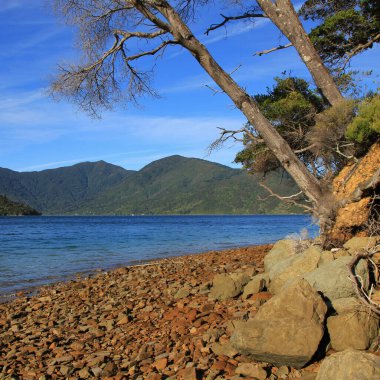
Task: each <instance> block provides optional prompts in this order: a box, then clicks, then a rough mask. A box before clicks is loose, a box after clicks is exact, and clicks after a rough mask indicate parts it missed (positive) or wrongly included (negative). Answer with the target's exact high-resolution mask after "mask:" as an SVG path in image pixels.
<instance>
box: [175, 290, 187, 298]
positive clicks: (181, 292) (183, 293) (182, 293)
mask: <svg viewBox="0 0 380 380" xmlns="http://www.w3.org/2000/svg"><path fill="white" fill-rule="evenodd" d="M189 295H190V291H189V289H186V288H181V289H179V290H178V292H177V293H176V294H174V299H176V300H178V299H181V298H186V297H188V296H189Z"/></svg>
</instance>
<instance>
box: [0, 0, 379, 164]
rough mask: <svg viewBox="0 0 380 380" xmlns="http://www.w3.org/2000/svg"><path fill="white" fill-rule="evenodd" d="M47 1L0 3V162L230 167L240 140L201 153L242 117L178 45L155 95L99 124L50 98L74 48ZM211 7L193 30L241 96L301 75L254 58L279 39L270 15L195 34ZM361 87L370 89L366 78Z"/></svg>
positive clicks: (208, 19)
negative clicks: (175, 158) (179, 160)
mask: <svg viewBox="0 0 380 380" xmlns="http://www.w3.org/2000/svg"><path fill="white" fill-rule="evenodd" d="M48 3H49V1H45V0H6V1H2V2H1V4H0V25H1V29H0V44H1V47H2V49H1V51H0V63H1V70H0V167H7V168H10V169H12V170H17V171H32V170H43V169H50V168H56V167H60V166H66V165H72V164H75V163H77V162H82V161H97V160H105V161H107V162H111V163H114V164H116V165H120V166H123V167H125V168H127V169H140V168H141V167H143V166H144V165H146V164H148V163H149V162H151V161H153V160H156V159H159V158H162V157H166V156H169V155H173V154H180V155H183V156H187V157H198V158H204V159H207V160H210V161H215V162H220V163H222V164H226V165H231V163H232V161H233V159H234V157H235V154H236V152H238V151H239V149H240V148H241V146H240V145H239V144H235V145H234V144H232V143H230V144H226V145H225V146H224V147H223V148H222V149H220V150H218V151H214V152H212V153H211V154H210V155H209V154H208V146H209V145H210V144H211V143H212V142H213V141H214V140H215V139H216V138H217V137H218V127H223V128H228V129H238V128H239V127H240V126H241V125H242V124H243V123H244V121H245V120H244V117H243V116H242V115H241V114H240V112H238V111H237V110H235V109H234V107H233V105H232V103H231V101H230V100H229V99H228V98H227V97H226V96H225V95H223V94H216V95H215V94H213V93H212V92H211V91H210V90H209V89H208V88H207V87H206V85H212V82H211V81H210V79H209V78H208V77H207V75H206V74H205V73H204V72H203V71H202V69H201V68H200V67H199V66H198V64H197V63H196V62H195V60H194V59H193V58H192V57H191V56H190V54H189V53H187V52H185V51H183V50H180V49H179V48H173V49H168V50H167V51H166V54H165V56H164V57H163V58H161V59H159V60H157V61H156V74H155V78H154V81H153V85H154V88H155V89H156V90H157V91H158V92H159V93H160V95H161V98H160V99H153V98H148V97H146V98H142V99H141V100H140V105H139V107H135V106H133V105H128V106H125V105H118V106H117V107H116V108H115V110H114V111H113V112H107V113H104V114H103V117H102V119H101V120H93V119H91V118H90V117H88V116H87V115H86V114H84V113H83V112H81V111H79V110H78V109H77V107H76V106H75V105H73V104H71V103H68V102H65V101H60V102H58V103H57V102H55V101H54V100H52V99H51V98H50V97H49V96H48V94H47V88H48V86H49V82H50V80H51V78H52V76H53V75H54V73H55V72H56V66H57V64H58V63H59V62H64V61H66V62H70V61H71V60H75V58H76V57H78V56H79V51H78V50H76V48H75V47H74V31H73V29H72V28H71V27H68V26H66V25H64V24H63V23H62V20H59V19H57V18H56V17H55V16H54V15H53V13H52V12H51V11H50V10H49V8H48V6H47V5H46V4H48ZM218 4H223V3H222V2H220V3H218ZM299 4H300V3H299V2H298V3H297V5H299ZM222 11H223V9H222ZM219 12H220V10H216V9H205V10H204V11H203V12H202V13H201V14H200V15H199V17H198V19H197V24H194V25H193V26H192V29H193V31H194V32H195V34H196V35H197V36H198V37H200V38H201V40H202V42H203V43H204V44H206V46H207V47H208V48H209V50H210V51H211V53H212V54H213V55H214V57H215V58H216V59H217V61H218V62H219V63H220V64H221V65H222V67H223V68H224V69H226V70H227V71H232V70H234V69H235V68H236V67H238V66H240V65H241V66H240V68H239V70H237V71H236V72H235V73H234V78H235V79H236V80H237V81H238V83H239V84H241V85H242V86H244V87H246V88H247V89H248V91H249V92H250V93H252V94H256V93H262V92H264V91H265V89H266V87H267V86H271V85H272V84H273V77H274V76H276V75H280V74H281V72H283V71H284V70H287V72H289V71H291V72H292V74H294V75H299V76H302V77H304V78H306V79H309V76H308V73H307V72H306V70H305V69H304V67H303V64H302V62H301V61H300V60H299V58H298V56H297V54H296V52H295V51H294V49H292V48H290V49H286V50H283V51H280V52H276V53H272V54H270V55H266V56H262V57H257V56H254V55H253V53H254V52H256V51H260V50H263V49H267V48H271V47H273V46H276V45H277V44H278V43H279V42H281V43H285V42H286V40H284V39H282V38H281V37H280V33H279V31H278V30H277V29H276V28H275V27H274V26H273V25H272V24H271V23H270V22H269V21H266V20H260V21H258V22H256V23H255V24H252V23H247V22H235V23H233V24H231V26H230V27H229V28H228V30H225V29H220V30H218V31H215V32H213V33H211V34H210V35H209V36H208V37H206V36H204V34H203V32H204V30H205V28H206V27H207V26H208V25H209V24H210V23H212V22H215V18H214V16H215V17H216V15H217V14H218V13H219ZM224 13H227V14H228V11H227V10H226V9H224ZM226 36H228V38H226ZM375 62H380V49H379V48H378V47H377V48H375V49H372V50H371V51H369V52H367V53H365V54H363V55H361V56H359V57H358V58H357V59H355V60H354V61H353V67H354V68H358V69H361V70H368V69H373V68H375V69H376V70H377V71H375V72H374V76H376V75H379V73H380V69H379V67H378V66H379V65H378V64H377V65H376V64H375ZM376 66H377V67H376ZM367 84H368V85H369V86H372V87H373V86H374V84H373V83H372V79H367Z"/></svg>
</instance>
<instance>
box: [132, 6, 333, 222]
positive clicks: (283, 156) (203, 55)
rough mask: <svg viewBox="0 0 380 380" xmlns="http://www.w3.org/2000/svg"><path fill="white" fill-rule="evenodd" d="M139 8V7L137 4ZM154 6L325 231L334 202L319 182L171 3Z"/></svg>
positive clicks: (143, 10) (147, 14) (171, 31)
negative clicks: (254, 131) (305, 200)
mask: <svg viewBox="0 0 380 380" xmlns="http://www.w3.org/2000/svg"><path fill="white" fill-rule="evenodd" d="M140 4H141V3H140ZM137 7H140V5H139V4H138V5H137ZM155 7H156V9H157V10H158V11H159V12H160V13H161V14H162V15H163V16H164V17H165V18H166V19H167V20H168V22H169V23H170V26H171V29H170V33H171V34H172V35H173V36H174V38H175V39H176V41H178V42H179V43H180V44H181V45H182V46H183V47H185V48H186V49H187V50H189V51H190V53H191V54H192V55H193V56H194V57H195V59H196V60H197V61H198V62H199V64H200V65H201V66H202V67H203V69H204V70H205V71H206V72H207V73H208V74H209V75H210V77H211V78H212V79H213V80H214V81H215V83H216V84H217V85H218V86H219V87H220V88H221V89H222V90H223V91H224V92H225V93H226V94H227V95H228V96H229V97H230V98H231V100H232V101H233V102H234V104H235V105H236V107H237V108H238V109H239V110H241V111H242V113H243V114H244V115H245V116H246V118H247V119H248V121H249V122H250V123H251V124H252V125H253V126H254V127H255V128H256V129H257V131H258V132H259V133H260V136H261V137H262V138H263V140H264V142H265V144H266V145H267V147H268V148H269V149H270V150H271V151H272V152H273V154H274V155H275V156H276V158H277V159H278V160H279V161H280V163H281V165H282V166H283V167H284V168H285V170H286V171H287V172H288V173H289V174H290V175H291V176H292V178H293V179H294V180H295V182H296V183H297V185H298V186H299V188H300V189H301V190H302V191H303V192H304V194H305V195H306V196H307V197H308V198H309V199H310V201H311V202H312V203H313V204H314V208H315V210H316V212H317V214H318V217H319V218H320V223H321V228H322V229H324V228H326V227H327V226H328V224H329V223H330V221H331V218H332V213H331V207H330V204H331V203H330V202H326V200H327V199H328V198H329V194H325V193H324V192H323V190H322V188H321V185H320V183H319V181H318V179H317V178H316V177H314V176H313V175H312V174H311V173H310V172H309V171H308V170H307V168H306V166H305V165H304V164H303V163H302V162H301V161H300V160H299V158H298V157H297V156H296V154H295V153H294V152H293V150H292V149H291V148H290V146H289V145H288V143H287V142H286V141H285V140H284V139H283V138H282V136H281V135H280V134H279V133H278V132H277V130H276V128H275V127H274V126H273V125H272V124H271V123H270V122H269V121H268V119H266V118H265V116H264V115H263V114H262V113H261V112H260V110H259V108H258V106H257V104H256V103H255V101H254V100H253V98H252V97H250V96H249V95H248V94H247V93H246V92H245V91H244V90H243V89H242V88H241V87H240V86H239V85H238V84H237V83H236V82H235V81H234V80H233V79H232V78H231V76H230V75H229V74H227V73H226V72H225V71H224V70H223V69H222V68H221V67H220V66H219V65H218V63H217V62H216V61H215V60H214V58H213V57H212V56H211V54H210V53H209V52H208V50H207V49H206V47H205V46H204V45H202V44H201V43H200V41H199V40H198V39H197V38H196V37H195V36H194V35H193V34H192V32H191V31H190V29H189V28H188V27H187V25H186V24H185V23H184V22H183V21H182V19H181V17H180V16H179V15H178V13H177V12H176V11H175V10H174V9H173V8H172V7H171V6H170V5H169V4H168V3H165V4H164V5H155ZM139 10H140V11H141V12H143V13H144V14H145V15H146V17H148V18H150V19H151V21H153V22H154V19H153V17H154V16H153V17H152V15H150V14H149V12H147V10H146V9H143V8H141V7H140V9H139ZM156 21H157V20H156Z"/></svg>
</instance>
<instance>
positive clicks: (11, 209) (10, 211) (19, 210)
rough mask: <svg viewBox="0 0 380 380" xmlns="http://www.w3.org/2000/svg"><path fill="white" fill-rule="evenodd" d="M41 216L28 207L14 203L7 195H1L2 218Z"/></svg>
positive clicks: (0, 213) (0, 210)
mask: <svg viewBox="0 0 380 380" xmlns="http://www.w3.org/2000/svg"><path fill="white" fill-rule="evenodd" d="M14 215H16V216H21V215H41V214H40V213H39V212H38V211H36V210H34V209H33V208H31V207H29V206H28V205H25V204H22V203H19V202H12V201H11V200H9V199H8V198H7V197H6V196H5V195H0V216H14Z"/></svg>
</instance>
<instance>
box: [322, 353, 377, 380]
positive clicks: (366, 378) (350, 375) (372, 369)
mask: <svg viewBox="0 0 380 380" xmlns="http://www.w3.org/2000/svg"><path fill="white" fill-rule="evenodd" d="M375 379H380V357H379V356H376V355H373V354H369V353H365V352H362V351H356V350H346V351H342V352H337V353H336V354H333V355H331V356H329V357H327V358H326V359H325V360H324V361H323V362H322V365H321V368H320V369H319V372H318V376H317V379H316V380H375Z"/></svg>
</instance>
